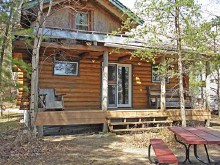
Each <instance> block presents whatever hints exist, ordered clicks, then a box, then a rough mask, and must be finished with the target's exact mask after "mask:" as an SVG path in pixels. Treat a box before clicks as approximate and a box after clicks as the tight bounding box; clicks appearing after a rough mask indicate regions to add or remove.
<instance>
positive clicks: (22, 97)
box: [13, 51, 30, 110]
mask: <svg viewBox="0 0 220 165" xmlns="http://www.w3.org/2000/svg"><path fill="white" fill-rule="evenodd" d="M13 56H14V58H15V59H18V60H21V59H23V60H24V61H25V62H26V63H30V58H29V57H30V56H29V53H28V52H26V51H23V52H16V53H14V54H13ZM13 69H14V71H16V72H17V75H18V77H17V85H18V97H17V102H16V104H17V106H19V107H20V108H19V109H22V110H25V109H29V105H30V103H29V98H30V93H29V91H28V90H24V87H26V89H28V88H30V79H29V78H28V74H29V73H26V72H25V71H24V70H23V69H21V68H20V67H19V66H14V68H13Z"/></svg>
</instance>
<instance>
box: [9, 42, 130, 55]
mask: <svg viewBox="0 0 220 165" xmlns="http://www.w3.org/2000/svg"><path fill="white" fill-rule="evenodd" d="M13 47H14V49H16V50H17V49H18V50H19V49H32V47H31V46H30V45H27V44H26V43H25V42H24V41H19V40H17V41H14V42H13ZM41 47H44V48H54V49H65V50H78V51H94V52H104V51H107V52H114V51H115V48H109V47H106V46H95V45H92V46H86V45H74V44H71V45H60V44H57V43H51V42H42V44H41ZM121 52H123V53H126V54H129V53H131V52H132V51H130V50H124V49H122V50H119V53H121Z"/></svg>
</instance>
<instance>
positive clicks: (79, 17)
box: [76, 13, 88, 25]
mask: <svg viewBox="0 0 220 165" xmlns="http://www.w3.org/2000/svg"><path fill="white" fill-rule="evenodd" d="M76 25H88V14H86V13H76Z"/></svg>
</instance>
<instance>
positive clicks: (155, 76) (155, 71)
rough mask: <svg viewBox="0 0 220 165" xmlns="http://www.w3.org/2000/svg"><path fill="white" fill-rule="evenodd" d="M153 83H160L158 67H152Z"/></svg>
mask: <svg viewBox="0 0 220 165" xmlns="http://www.w3.org/2000/svg"><path fill="white" fill-rule="evenodd" d="M152 82H160V75H159V71H158V66H152Z"/></svg>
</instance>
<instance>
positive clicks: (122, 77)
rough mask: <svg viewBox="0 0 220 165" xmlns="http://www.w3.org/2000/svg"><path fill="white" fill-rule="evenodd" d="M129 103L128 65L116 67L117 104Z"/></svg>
mask: <svg viewBox="0 0 220 165" xmlns="http://www.w3.org/2000/svg"><path fill="white" fill-rule="evenodd" d="M128 103H129V67H121V66H120V67H118V104H128Z"/></svg>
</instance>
